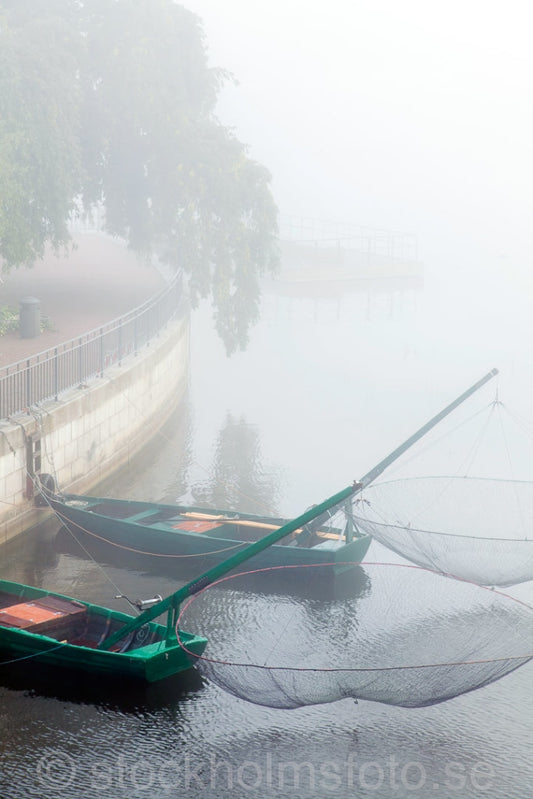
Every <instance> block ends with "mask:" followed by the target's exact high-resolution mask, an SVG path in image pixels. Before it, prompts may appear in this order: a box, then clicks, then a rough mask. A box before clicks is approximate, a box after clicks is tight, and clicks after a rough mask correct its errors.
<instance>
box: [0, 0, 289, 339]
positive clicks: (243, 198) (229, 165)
mask: <svg viewBox="0 0 533 799" xmlns="http://www.w3.org/2000/svg"><path fill="white" fill-rule="evenodd" d="M0 8H3V9H4V15H3V19H2V23H0V46H1V45H4V44H8V45H9V46H8V47H2V55H1V56H0V66H5V67H6V68H7V70H6V69H3V70H2V73H3V78H0V80H1V81H2V83H0V92H1V95H2V98H3V101H2V105H0V110H1V111H5V114H4V113H2V120H3V121H4V120H5V121H4V125H1V123H0V177H1V178H3V177H4V176H6V177H7V178H8V180H7V181H6V184H5V185H7V186H8V191H6V192H5V193H4V200H3V203H2V206H1V211H0V213H1V214H2V217H1V219H0V257H2V258H3V259H4V262H5V264H6V265H7V266H8V267H9V266H11V265H17V264H20V263H26V262H28V261H31V260H32V259H34V258H35V257H38V256H39V255H40V254H41V253H42V251H43V246H44V243H45V241H46V240H50V241H52V243H53V244H54V245H55V246H58V245H59V244H61V243H64V242H65V241H66V240H67V238H68V237H67V229H66V223H67V219H68V215H69V213H70V212H71V210H72V207H73V204H74V202H75V201H76V199H77V198H79V197H81V198H82V203H83V207H84V209H85V210H89V209H90V208H91V207H92V206H94V205H95V204H97V203H98V204H102V205H103V206H104V207H105V225H106V228H107V230H108V231H109V232H110V233H113V234H115V235H120V236H123V237H125V238H126V239H127V241H128V242H129V244H130V246H131V247H132V248H133V249H134V250H136V251H137V252H140V253H145V254H152V253H156V254H157V255H159V257H161V258H163V259H164V260H166V261H167V262H169V263H172V264H175V265H179V266H181V267H182V268H183V269H184V270H185V271H186V272H187V273H188V275H189V285H190V290H191V297H192V300H193V303H195V302H197V301H198V300H199V299H200V298H205V297H209V296H210V297H211V299H212V302H213V307H214V316H215V320H216V327H217V330H218V332H219V334H220V336H221V337H222V339H223V341H224V343H225V345H226V349H227V351H228V352H233V351H235V350H236V349H238V348H239V347H244V346H245V344H246V341H247V336H248V330H249V326H250V324H251V323H253V322H254V321H255V320H256V318H257V315H258V303H259V276H260V275H261V274H262V273H264V272H265V271H267V270H270V269H271V268H273V266H274V265H275V263H276V261H277V253H276V233H277V211H276V207H275V204H274V202H273V199H272V195H271V192H270V175H269V173H268V171H267V170H266V169H265V168H264V167H262V166H261V165H260V164H257V163H256V162H254V161H253V160H251V159H250V158H249V157H248V155H247V151H246V148H245V147H244V145H243V144H242V143H240V142H239V141H238V140H237V139H236V137H235V136H234V134H233V133H232V132H231V130H229V129H228V128H226V127H224V126H222V125H221V124H220V122H219V121H218V120H217V117H216V113H215V107H216V101H217V95H218V92H219V90H220V87H221V86H222V84H223V82H224V81H225V80H227V79H228V76H227V75H226V74H225V73H224V72H223V71H220V70H213V69H209V68H208V65H207V55H206V46H205V41H204V37H203V32H202V27H201V22H200V20H199V19H198V17H196V16H195V15H194V14H192V13H191V12H189V11H187V10H186V9H185V8H183V7H182V6H179V5H177V4H176V3H174V2H172V1H171V0H84V2H76V1H75V0H48V2H44V0H17V1H16V2H15V0H9V2H6V0H4V2H2V0H0ZM60 12H63V13H60ZM50 31H53V32H54V37H55V38H54V43H53V47H52V46H50V45H51V42H52V37H51V32H50ZM30 34H31V35H32V36H33V37H34V39H33V41H34V42H35V45H36V46H35V49H34V50H33V53H34V55H33V61H34V62H35V63H34V65H33V66H32V65H31V64H29V63H27V62H24V59H23V58H22V55H23V53H24V52H27V50H26V47H27V42H28V37H29V36H30ZM39 36H40V37H41V38H40V40H38V38H39ZM38 65H41V70H40V71H39V67H38ZM21 75H23V76H24V81H25V84H24V85H25V86H26V89H25V91H26V92H27V93H30V92H31V91H33V92H34V93H35V94H36V95H37V103H36V104H35V103H32V102H30V101H28V100H26V101H25V103H24V105H23V108H25V109H26V110H25V111H22V112H21V111H20V105H19V104H18V102H17V101H18V99H19V97H20V93H21V85H20V76H21ZM4 88H5V90H6V91H5V92H4V91H2V89H4ZM8 90H9V91H8ZM9 98H11V100H10V101H9ZM37 163H40V164H43V163H46V164H47V165H48V167H47V170H48V171H47V172H46V173H44V174H40V173H39V170H40V169H42V167H41V166H36V164H37ZM37 178H40V179H37ZM2 182H3V183H4V181H2ZM34 204H36V208H35V213H33V210H32V206H33V205H34ZM15 209H16V216H15V219H16V224H15V225H14V226H13V224H12V222H13V217H14V211H15ZM10 231H11V233H10Z"/></svg>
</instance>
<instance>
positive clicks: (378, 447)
mask: <svg viewBox="0 0 533 799" xmlns="http://www.w3.org/2000/svg"><path fill="white" fill-rule="evenodd" d="M470 279H471V278H470V277H469V278H468V280H470ZM465 280H467V278H465ZM467 282H468V281H467ZM472 285H474V284H472ZM479 286H481V289H480V288H479ZM529 291H530V288H529V284H527V285H526V284H524V283H523V282H522V283H520V282H519V281H518V282H515V283H509V281H508V280H505V281H503V280H501V279H500V277H499V276H498V274H497V273H495V272H494V271H493V272H492V273H490V272H489V273H487V274H484V275H483V280H482V281H481V282H480V283H477V284H475V288H473V289H470V288H468V286H467V285H466V283H461V281H454V283H453V285H451V284H448V283H446V282H444V281H440V280H437V278H436V277H435V276H434V275H432V274H430V273H429V274H427V275H426V280H425V286H424V287H421V286H416V285H412V284H411V283H409V282H406V283H402V282H401V281H400V282H394V283H392V282H387V281H382V282H378V283H376V284H374V283H368V282H367V283H360V284H353V285H351V286H342V287H341V286H338V285H333V284H330V285H328V286H327V287H319V288H317V287H315V288H314V289H313V290H312V291H311V290H310V289H308V288H306V289H305V291H304V289H303V287H299V288H298V289H296V288H295V287H294V286H292V287H291V286H284V287H282V286H278V287H277V288H276V289H275V290H274V289H273V288H272V287H267V290H266V292H265V296H264V302H263V316H262V321H261V323H260V324H259V325H258V327H257V328H256V329H255V330H254V331H253V334H252V340H251V343H250V347H249V349H248V351H247V352H246V353H242V354H238V355H237V356H235V357H234V358H232V359H231V360H229V361H228V360H227V359H226V358H225V357H224V354H223V351H222V348H221V347H220V345H219V343H218V342H217V341H216V340H215V338H214V336H213V334H212V332H211V328H210V323H209V318H208V313H207V311H206V310H205V309H201V310H200V311H198V312H196V314H195V316H194V318H193V322H192V351H191V364H192V369H191V385H190V392H189V396H188V402H187V409H186V412H185V413H181V414H180V415H179V416H178V415H176V416H175V417H174V418H173V419H172V420H171V421H170V423H169V424H168V425H167V426H166V427H165V429H164V430H163V431H162V433H161V434H160V435H159V436H158V437H157V439H156V440H155V441H154V442H153V444H152V445H151V446H150V447H149V448H148V450H147V451H146V452H145V453H144V454H143V456H142V457H139V458H136V459H135V460H133V461H132V463H131V464H130V465H129V467H128V468H126V469H124V470H123V472H122V473H121V474H120V475H119V476H117V477H116V478H115V479H113V480H110V481H108V482H107V483H106V484H105V485H104V486H103V487H102V489H101V491H102V493H107V494H108V495H110V496H112V495H117V496H124V497H135V498H145V499H152V500H165V501H174V500H176V499H178V498H180V499H195V500H197V501H202V502H206V503H213V504H218V505H227V506H233V507H241V508H247V509H250V510H255V511H257V512H261V511H263V510H265V511H269V510H272V511H274V510H275V511H279V512H280V513H283V514H289V515H292V514H297V513H299V512H301V511H303V510H304V509H305V508H306V507H308V506H309V505H311V504H313V503H314V502H317V501H319V500H321V499H324V498H325V497H327V496H329V495H330V494H331V493H333V492H334V491H337V490H339V489H340V488H342V487H344V486H345V485H347V484H349V483H350V482H351V481H352V480H353V479H354V478H357V477H358V476H360V475H362V474H363V473H365V472H366V471H368V470H369V469H370V468H371V467H372V466H373V465H374V464H375V463H377V462H378V461H379V460H380V459H381V458H382V457H384V456H385V455H386V454H387V453H388V452H389V451H391V450H392V449H394V447H396V446H397V445H398V444H399V443H400V442H401V441H402V440H403V439H404V438H406V437H407V436H408V435H410V434H411V433H412V432H413V431H414V430H415V429H417V428H418V427H419V426H420V425H421V424H423V423H424V422H425V421H426V420H427V419H428V418H429V417H430V416H432V415H433V414H434V413H436V412H437V411H438V410H440V409H441V407H443V406H444V405H445V404H447V403H448V402H449V401H451V400H452V399H453V398H454V397H455V396H457V395H458V394H460V393H461V392H462V391H463V390H464V389H465V388H467V387H468V386H469V385H470V384H472V383H473V382H475V381H476V380H477V379H478V378H479V377H481V376H482V375H483V374H484V373H485V372H487V371H488V370H489V369H490V368H492V367H493V366H496V367H499V368H500V369H501V370H502V372H503V376H502V380H501V381H500V388H499V391H500V395H499V396H500V398H501V399H503V400H504V401H505V402H506V404H508V405H509V406H511V407H513V408H515V409H516V410H517V412H518V413H519V414H521V415H525V416H528V412H529V411H530V410H531V409H530V408H528V401H529V397H531V383H532V380H533V370H532V359H531V357H530V354H529V349H528V347H529V345H528V341H529V340H531V333H532V332H533V331H532V330H531V327H532V322H531V320H530V317H529V311H528V309H529V301H530V299H531V298H530V297H529V293H528V292H529ZM495 389H496V386H495V385H494V386H493V387H489V388H486V389H484V390H483V392H482V396H480V398H479V400H478V399H475V400H472V404H471V405H469V407H468V409H466V410H465V411H464V412H463V411H460V412H458V416H456V417H455V419H454V422H453V424H452V425H449V426H448V427H447V428H445V429H444V432H446V431H447V430H449V431H450V437H449V438H448V437H444V438H442V439H441V437H440V436H441V432H442V431H441V432H439V435H437V436H434V437H433V438H432V439H431V441H430V443H432V444H433V446H432V447H431V448H429V449H427V448H423V451H422V452H421V453H420V457H419V459H418V460H417V459H413V460H409V459H408V460H407V462H406V464H405V466H402V467H401V468H403V469H404V470H406V472H409V470H410V472H409V473H417V472H419V473H422V474H423V473H429V472H430V471H434V470H437V473H443V471H442V470H445V471H446V473H449V472H450V471H451V473H456V471H457V469H459V468H462V467H463V466H464V452H462V451H460V448H459V445H458V444H457V432H456V428H460V431H461V436H460V443H464V446H465V447H466V451H467V452H468V453H470V455H472V438H469V434H468V432H464V431H468V430H469V429H470V428H469V424H470V422H469V418H470V417H471V416H475V414H476V413H477V412H478V411H480V409H481V410H483V408H484V407H485V406H488V405H489V403H490V402H491V401H492V400H493V399H494V396H495ZM529 418H530V419H532V418H533V413H531V412H529ZM472 424H474V425H475V421H474V422H473V423H472ZM477 432H478V429H477V428H474V438H475V437H476V436H477ZM463 433H464V436H463ZM510 435H511V438H510V439H506V447H507V444H508V443H509V441H512V443H513V447H512V448H511V449H512V450H513V453H515V452H516V460H515V461H514V462H513V468H514V469H515V470H516V471H515V472H514V473H517V472H518V473H519V474H520V476H523V477H530V476H531V474H529V473H527V471H528V469H529V471H531V463H530V459H529V457H528V451H527V448H526V451H525V450H524V447H523V446H522V447H521V445H523V440H524V436H523V435H519V436H517V437H516V441H515V440H514V439H512V434H510ZM450 442H451V443H450ZM514 444H516V450H515V447H514ZM507 450H508V451H510V449H509V447H507ZM479 452H480V453H481V452H482V450H481V449H480V450H479ZM493 452H494V451H493V449H492V448H490V449H488V450H487V453H488V454H487V455H486V456H484V457H481V455H480V456H479V458H478V460H477V464H476V465H477V466H478V470H481V471H483V470H485V471H488V472H489V473H492V474H494V473H495V471H497V472H498V474H496V475H495V476H507V475H501V474H500V472H502V470H503V469H504V467H505V469H507V468H508V467H509V468H510V466H509V459H508V458H506V459H505V464H504V463H503V460H502V459H501V458H500V457H499V456H496V455H494V454H493ZM478 454H479V453H478V450H477V449H476V456H477V455H478ZM472 460H473V457H471V458H470V461H469V463H470V462H471V461H472ZM392 471H393V473H394V474H397V473H398V472H397V471H395V470H392ZM400 473H402V472H400ZM368 559H369V560H380V559H390V557H388V556H387V555H386V554H385V555H384V553H383V551H382V550H380V549H379V548H378V547H377V545H375V544H373V545H372V548H371V551H370V553H369V556H368ZM192 573H194V568H193V569H192ZM2 574H3V576H5V577H6V578H12V579H15V580H18V581H21V582H26V583H32V584H35V585H42V586H44V587H46V588H51V589H55V590H58V591H60V592H64V593H66V594H69V595H73V596H79V597H80V598H83V599H86V600H93V601H96V602H98V603H99V604H102V605H109V606H120V603H119V602H117V601H116V600H115V599H114V596H115V594H117V593H119V592H120V593H124V594H126V595H129V596H132V597H133V598H136V597H138V596H142V597H149V596H153V594H154V593H160V594H163V595H165V594H166V593H170V592H171V591H172V590H174V589H175V587H176V586H177V585H178V584H180V582H181V581H183V580H184V579H185V577H186V574H184V573H183V572H182V573H178V572H173V571H172V570H171V569H168V568H167V569H166V570H165V568H164V567H163V566H162V565H161V564H160V563H155V564H154V563H151V562H149V560H144V561H141V562H139V561H136V560H135V559H133V558H130V559H128V558H127V557H125V556H124V554H123V553H122V554H119V555H113V554H112V553H109V552H102V551H100V552H97V551H95V552H91V553H89V552H85V551H82V550H80V549H79V548H78V547H77V545H76V544H75V542H73V541H72V540H70V539H69V538H68V536H66V535H65V534H64V533H62V532H60V531H57V533H56V531H55V530H52V531H48V532H47V533H46V534H45V531H37V532H36V534H35V535H33V536H31V537H28V538H27V539H25V540H24V543H23V544H20V543H19V542H17V545H16V546H12V545H11V546H8V547H6V548H5V550H4V551H3V553H2ZM343 588H344V589H345V590H348V592H349V590H350V586H349V585H348V586H343ZM325 590H326V589H325V588H324V587H318V586H317V587H315V588H313V589H312V590H311V599H310V598H309V595H307V596H306V595H305V594H306V591H305V590H304V596H298V593H297V592H296V595H295V596H293V597H292V598H291V596H290V595H287V592H286V591H285V590H284V588H283V587H280V586H277V585H275V586H273V587H272V588H271V590H270V591H269V593H268V594H267V599H266V600H265V601H266V602H267V603H268V606H270V607H271V612H272V614H275V613H276V608H277V607H279V606H280V603H281V602H282V603H283V606H284V607H287V605H289V607H290V603H291V602H294V603H295V607H300V606H301V603H305V602H308V601H312V602H313V603H315V605H316V603H318V604H319V605H320V603H321V602H323V603H327V602H330V601H331V596H329V594H328V596H327V597H326V596H322V592H323V591H325ZM514 593H516V595H517V596H522V597H525V598H528V599H531V598H533V597H532V596H531V594H532V592H531V591H530V588H529V586H522V587H520V588H517V589H515V591H514ZM307 594H309V591H307ZM213 596H214V597H215V599H214V600H213V601H214V602H215V601H216V593H214V594H213ZM282 597H283V598H282ZM227 598H228V597H227V596H226V601H225V603H224V606H225V605H227ZM232 602H234V603H235V612H232V610H231V603H230V604H229V606H228V611H227V627H228V636H231V635H232V631H233V632H235V629H236V625H239V620H240V619H241V618H242V613H241V612H238V610H239V609H240V610H243V608H244V610H246V613H245V616H246V614H248V615H247V616H246V617H247V618H248V619H249V621H250V623H254V622H255V623H260V619H257V620H254V619H253V618H250V613H252V615H253V611H250V609H249V608H248V607H245V606H243V607H240V606H239V603H245V602H246V594H245V593H243V594H242V596H239V594H238V592H237V593H235V595H232ZM261 606H262V608H263V611H262V612H264V602H263V603H262V605H261ZM213 613H215V608H213ZM198 621H199V622H200V621H201V622H202V624H205V627H206V629H202V630H199V631H200V632H202V633H205V634H207V636H209V624H210V617H209V615H208V614H205V615H203V616H202V618H201V619H199V620H198ZM331 665H335V664H334V663H332V664H331ZM532 678H533V666H531V664H528V665H526V666H525V667H523V668H522V669H519V670H518V671H517V672H515V673H513V674H511V675H509V676H508V677H506V678H505V679H503V680H502V681H500V682H497V683H495V684H493V685H490V686H488V687H487V688H484V689H482V690H480V691H477V692H474V693H471V694H467V695H465V696H462V697H459V698H457V699H455V700H452V701H450V702H447V703H444V704H442V705H438V706H434V707H430V708H426V709H419V710H406V709H401V708H394V707H388V706H385V705H380V704H375V703H370V702H360V703H359V704H356V703H355V702H354V701H353V700H343V701H341V702H336V703H335V704H330V705H320V706H315V707H309V708H305V709H300V710H294V711H283V710H272V709H268V708H264V707H260V706H256V705H253V704H249V703H246V702H244V701H242V700H239V699H237V698H234V697H232V696H230V695H228V694H226V693H224V692H223V691H221V690H220V689H219V688H217V687H216V686H214V685H212V684H209V683H207V682H204V681H203V680H202V679H201V678H200V677H198V676H197V675H195V674H194V673H193V674H192V675H191V676H190V677H188V678H187V679H182V680H171V681H169V682H167V683H165V684H164V685H156V686H150V687H148V688H146V689H145V688H140V689H139V690H137V691H134V692H132V691H131V690H128V691H125V690H123V689H122V688H121V686H117V685H113V686H111V687H109V688H107V687H106V689H105V690H102V686H95V685H93V684H88V683H87V682H83V680H82V682H75V683H72V682H70V679H69V680H68V681H66V682H64V683H62V684H60V685H59V686H57V685H55V686H54V685H53V684H52V683H51V682H50V681H49V679H48V678H47V676H46V675H35V673H33V674H29V675H28V674H25V673H19V672H18V670H17V671H16V672H15V671H13V670H10V671H9V672H7V671H6V672H5V673H4V675H3V679H2V681H1V682H0V697H1V710H0V734H1V741H2V748H1V751H0V795H1V796H2V797H3V798H5V799H15V798H16V799H22V797H29V796H35V797H39V798H40V799H48V797H50V799H56V798H57V797H71V796H77V797H83V798H84V799H85V798H86V797H87V798H88V797H100V796H103V795H105V796H110V797H127V798H128V799H133V798H134V797H157V798H158V797H166V796H170V797H181V796H186V795H187V796H192V797H209V798H210V799H214V798H215V797H220V798H221V799H224V797H244V796H255V797H270V796H272V797H274V796H283V797H295V798H297V799H304V798H307V797H309V798H311V797H313V799H323V797H327V796H335V797H340V798H341V799H344V798H346V799H347V798H348V797H358V798H359V797H361V798H362V797H375V796H380V797H405V796H413V795H415V796H423V797H435V798H436V799H444V798H445V797H446V798H448V797H453V796H458V797H466V798H467V799H472V798H473V797H480V796H483V797H490V799H500V798H501V799H509V798H510V797H520V798H521V799H527V798H528V797H533V764H532V760H531V754H530V750H531V742H532V732H533V693H532V691H531V681H532Z"/></svg>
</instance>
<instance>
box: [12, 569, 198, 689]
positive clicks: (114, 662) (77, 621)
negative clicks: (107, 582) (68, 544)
mask: <svg viewBox="0 0 533 799" xmlns="http://www.w3.org/2000/svg"><path fill="white" fill-rule="evenodd" d="M51 603H53V606H54V608H58V607H61V608H64V610H65V613H64V616H62V617H61V616H60V614H59V612H57V611H56V616H55V618H53V619H52V621H51V622H50V623H49V626H50V629H48V630H47V629H46V628H47V624H48V623H47V622H46V621H44V622H41V623H40V624H33V625H32V624H31V622H28V621H27V619H25V620H24V621H22V620H21V619H19V618H16V617H15V614H17V613H19V614H21V613H24V612H25V613H26V615H27V613H28V608H31V607H34V608H35V610H36V613H39V612H41V613H43V614H44V613H48V615H50V613H51V611H50V610H49V607H50V604H51ZM69 607H70V608H72V615H70V614H69ZM16 608H22V610H18V611H17V610H16ZM43 608H44V610H43ZM132 618H133V617H132V616H129V615H128V614H125V613H121V612H119V611H115V610H110V609H107V608H103V607H100V606H98V605H92V604H90V603H86V602H79V601H78V600H74V599H72V598H71V597H67V596H63V595H62V594H56V593H53V592H50V591H45V590H43V589H39V588H33V587H30V586H26V585H23V584H21V583H13V582H8V581H6V580H0V653H1V657H2V662H1V663H0V677H1V673H2V671H1V669H2V665H3V664H6V663H9V662H11V661H17V660H19V659H21V658H23V659H25V660H26V661H30V660H31V661H33V662H35V663H36V664H46V665H47V666H51V667H54V668H57V669H61V668H67V669H76V670H79V671H82V672H85V673H87V674H91V675H94V676H105V677H120V678H126V679H135V680H141V681H145V682H156V681H157V680H162V679H164V678H166V677H170V676H171V675H174V674H178V673H180V672H182V671H185V670H187V669H190V668H191V667H192V666H193V665H194V660H195V658H194V657H192V656H191V655H190V654H189V653H188V652H185V651H184V649H182V647H181V646H180V645H179V644H177V643H175V644H168V643H166V641H165V636H166V632H167V630H166V627H164V626H163V625H160V624H157V623H155V622H149V623H148V624H147V625H146V628H145V629H144V633H143V635H144V636H146V637H145V640H146V641H147V643H146V644H144V645H140V644H141V643H142V642H140V641H139V638H137V639H136V638H135V637H134V636H130V637H129V638H128V639H125V640H124V641H123V642H121V643H120V645H119V646H118V647H117V650H116V651H106V650H101V649H96V646H97V644H98V642H99V640H101V639H102V637H103V636H105V635H107V634H109V633H110V632H113V630H115V629H119V628H120V627H122V626H123V625H125V624H127V623H128V622H130V621H131V620H132ZM22 623H24V624H28V625H29V626H28V627H27V628H26V629H21V628H20V627H17V626H16V625H17V624H22ZM58 625H60V626H58ZM52 627H53V629H52ZM180 635H181V638H182V640H183V642H184V644H185V646H186V647H187V649H188V650H189V652H193V653H194V654H195V655H197V656H199V655H201V654H202V652H203V651H204V649H205V646H206V644H207V641H206V639H205V638H202V637H201V636H196V635H191V634H189V633H186V632H181V633H180ZM69 639H70V640H71V641H75V643H73V642H72V643H71V642H70V641H69ZM121 650H122V651H121Z"/></svg>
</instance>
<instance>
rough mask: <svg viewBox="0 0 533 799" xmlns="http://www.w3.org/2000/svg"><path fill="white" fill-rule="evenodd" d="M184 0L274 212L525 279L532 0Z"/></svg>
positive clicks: (450, 263)
mask: <svg viewBox="0 0 533 799" xmlns="http://www.w3.org/2000/svg"><path fill="white" fill-rule="evenodd" d="M185 5H186V7H188V8H189V9H190V10H192V11H194V12H195V13H197V14H198V15H199V16H200V17H201V18H202V19H203V21H204V28H205V32H206V35H207V44H208V48H209V52H210V60H211V64H212V65H216V66H222V67H225V68H227V69H228V70H229V71H231V72H232V73H233V75H234V76H235V78H236V79H237V81H238V85H237V86H229V87H227V88H226V89H225V91H224V92H223V93H222V96H221V100H220V104H219V114H220V118H221V119H222V121H223V122H224V123H226V124H229V125H231V126H234V127H235V130H236V133H237V135H238V137H239V138H240V139H241V140H242V141H244V142H246V143H247V144H249V146H250V153H251V155H252V157H254V158H256V159H257V160H259V161H261V162H262V163H264V164H265V165H266V166H268V168H269V169H270V170H271V172H272V175H273V191H274V195H275V198H276V201H277V203H278V205H279V208H280V211H281V213H282V214H296V215H300V214H301V215H310V216H313V217H317V218H321V219H342V220H345V221H349V222H352V223H353V224H354V225H365V226H371V227H380V228H387V229H391V230H398V231H402V232H412V233H415V234H416V235H417V236H418V238H419V246H420V254H421V257H422V259H423V260H424V261H425V262H426V264H427V266H428V268H430V269H431V267H432V266H433V265H434V266H438V268H442V269H446V270H452V271H453V272H456V270H457V272H459V271H460V272H461V273H464V271H465V270H468V271H470V270H474V272H475V271H477V270H479V269H480V268H482V269H483V270H486V269H487V268H490V269H493V268H496V269H500V268H502V269H505V270H507V271H508V272H509V275H510V277H511V278H513V279H515V278H516V279H523V278H524V275H525V274H526V273H527V272H528V271H529V269H530V266H531V252H530V250H531V248H530V230H529V226H530V217H531V205H532V202H531V187H530V184H531V173H532V170H531V156H530V150H531V145H530V142H531V139H532V134H533V119H532V110H531V105H530V102H529V99H528V98H529V96H530V93H531V75H532V74H533V69H532V67H533V64H532V61H533V55H532V53H531V48H530V42H529V35H528V27H529V26H528V22H529V16H530V15H529V11H528V6H527V5H526V4H525V3H522V2H511V3H508V4H506V5H505V7H503V6H502V5H501V4H499V3H482V2H479V1H477V2H467V3H464V2H458V1H457V0H452V1H451V2H446V3H443V2H437V3H427V2H423V0H405V1H404V2H402V3H398V2H395V0H372V2H369V0H366V2H358V3H353V2H348V0H332V1H331V2H329V3H327V4H324V3H318V2H303V0H284V1H283V2H281V0H274V1H273V2H271V3H268V4H262V5H261V6H258V5H257V4H256V3H250V2H246V0H228V2H226V3H224V4H222V3H219V2H218V0H189V1H188V2H186V3H185ZM520 276H521V277H520ZM528 283H529V281H528Z"/></svg>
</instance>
